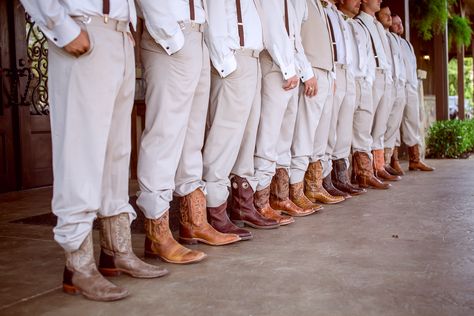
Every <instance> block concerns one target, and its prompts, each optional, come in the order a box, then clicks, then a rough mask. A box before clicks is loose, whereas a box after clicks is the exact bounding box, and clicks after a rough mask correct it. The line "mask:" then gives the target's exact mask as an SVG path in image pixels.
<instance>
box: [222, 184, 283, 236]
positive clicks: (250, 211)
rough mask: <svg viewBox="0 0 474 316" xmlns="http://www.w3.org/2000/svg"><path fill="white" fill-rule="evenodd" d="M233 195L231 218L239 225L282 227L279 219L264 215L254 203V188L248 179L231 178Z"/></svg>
mask: <svg viewBox="0 0 474 316" xmlns="http://www.w3.org/2000/svg"><path fill="white" fill-rule="evenodd" d="M231 186H232V197H231V205H230V219H231V221H233V222H234V223H235V224H236V225H237V226H240V227H243V225H248V226H250V227H253V228H259V229H273V228H278V227H280V224H278V222H277V221H275V220H272V219H268V218H266V217H264V216H262V215H261V214H260V213H259V212H257V210H256V209H255V206H254V204H253V189H252V187H251V186H250V184H249V183H248V181H247V179H245V178H242V177H239V176H233V177H232V179H231Z"/></svg>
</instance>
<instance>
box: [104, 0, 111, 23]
mask: <svg viewBox="0 0 474 316" xmlns="http://www.w3.org/2000/svg"><path fill="white" fill-rule="evenodd" d="M102 13H103V14H104V23H108V22H109V14H110V0H102Z"/></svg>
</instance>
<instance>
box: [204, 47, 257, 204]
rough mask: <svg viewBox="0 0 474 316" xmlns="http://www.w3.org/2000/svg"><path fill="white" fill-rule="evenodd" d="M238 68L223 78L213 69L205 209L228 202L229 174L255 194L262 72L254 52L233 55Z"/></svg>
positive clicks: (238, 52)
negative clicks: (245, 184) (239, 178)
mask: <svg viewBox="0 0 474 316" xmlns="http://www.w3.org/2000/svg"><path fill="white" fill-rule="evenodd" d="M235 54H236V55H235V56H236V58H237V65H238V66H237V69H236V70H235V71H234V72H233V73H231V74H230V75H229V76H227V77H226V78H221V77H220V76H219V74H217V72H216V70H215V69H213V70H212V75H211V77H212V79H211V97H210V108H209V117H208V128H207V136H206V143H205V145H204V151H203V159H204V173H203V179H204V180H205V181H206V189H207V197H206V198H207V206H208V207H217V206H219V205H222V204H223V203H224V202H225V201H227V197H228V195H229V191H228V187H229V185H230V181H229V176H230V175H231V174H234V175H237V176H239V177H243V178H246V179H247V181H248V182H249V183H250V185H251V186H252V188H253V190H254V191H255V190H256V188H257V182H258V181H257V179H256V178H255V176H254V172H255V170H254V161H253V160H254V152H255V141H256V138H257V129H258V122H259V118H260V100H261V95H260V93H261V77H262V75H261V71H260V63H259V60H258V58H257V57H255V56H254V55H255V53H252V51H249V50H241V51H237V52H236V53H235Z"/></svg>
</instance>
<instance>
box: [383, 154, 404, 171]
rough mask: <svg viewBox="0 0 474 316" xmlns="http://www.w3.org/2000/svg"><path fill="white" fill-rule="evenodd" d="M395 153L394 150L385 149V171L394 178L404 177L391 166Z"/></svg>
mask: <svg viewBox="0 0 474 316" xmlns="http://www.w3.org/2000/svg"><path fill="white" fill-rule="evenodd" d="M393 152H394V149H392V148H385V149H384V159H385V165H384V168H385V171H387V172H388V173H389V174H391V175H392V176H402V175H403V174H401V173H400V172H398V170H396V169H394V168H393V167H392V165H391V164H390V162H391V160H392V156H393Z"/></svg>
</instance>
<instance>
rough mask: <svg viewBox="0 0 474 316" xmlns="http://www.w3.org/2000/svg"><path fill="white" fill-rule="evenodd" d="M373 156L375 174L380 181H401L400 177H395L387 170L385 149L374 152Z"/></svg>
mask: <svg viewBox="0 0 474 316" xmlns="http://www.w3.org/2000/svg"><path fill="white" fill-rule="evenodd" d="M372 156H373V157H374V173H375V176H376V177H377V178H379V179H380V180H383V181H384V180H386V181H400V180H401V179H402V178H401V177H400V176H393V175H391V174H390V173H388V172H387V171H386V170H385V158H384V156H385V152H384V150H383V149H374V150H372Z"/></svg>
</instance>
